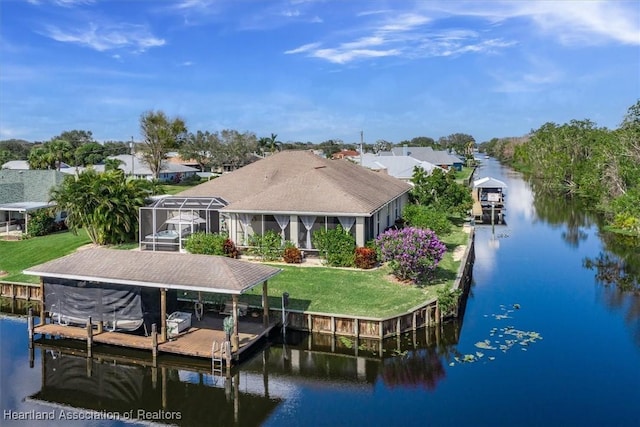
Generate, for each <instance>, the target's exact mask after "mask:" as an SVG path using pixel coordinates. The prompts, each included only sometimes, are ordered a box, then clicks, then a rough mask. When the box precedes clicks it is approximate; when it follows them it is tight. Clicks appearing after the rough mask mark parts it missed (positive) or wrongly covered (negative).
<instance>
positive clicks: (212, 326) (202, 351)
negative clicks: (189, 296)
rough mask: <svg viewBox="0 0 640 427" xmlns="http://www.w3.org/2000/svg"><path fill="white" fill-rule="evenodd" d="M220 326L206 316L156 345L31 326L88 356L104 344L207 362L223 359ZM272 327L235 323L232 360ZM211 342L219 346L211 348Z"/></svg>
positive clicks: (138, 338)
mask: <svg viewBox="0 0 640 427" xmlns="http://www.w3.org/2000/svg"><path fill="white" fill-rule="evenodd" d="M222 322H223V318H222V317H221V316H216V315H207V316H205V317H204V318H203V319H202V320H201V321H197V320H196V321H195V322H194V324H193V326H192V327H191V328H189V329H187V330H186V331H183V332H181V333H180V334H178V335H177V336H175V337H171V338H169V339H168V340H167V341H165V342H161V343H158V339H157V338H158V337H157V335H156V336H155V337H154V335H153V333H152V334H151V335H149V336H144V335H135V334H131V333H124V332H111V331H106V330H104V329H103V330H102V331H100V330H97V329H95V328H94V327H92V328H88V327H80V326H70V325H60V324H56V323H47V324H43V325H38V326H34V327H33V334H34V335H36V334H38V335H41V336H42V337H47V336H48V337H55V338H64V339H72V340H81V341H85V342H86V343H87V351H89V352H91V348H92V347H93V346H95V345H96V344H104V345H110V346H118V347H126V348H131V349H137V350H146V351H151V352H152V354H153V355H154V356H155V355H157V354H162V353H164V354H174V355H181V356H189V357H198V358H205V359H209V360H211V359H212V358H214V357H215V358H220V359H225V355H224V354H223V351H222V348H223V345H222V344H223V343H224V342H225V340H226V335H225V332H224V330H223V329H222ZM276 326H277V324H276V323H275V322H273V323H271V324H270V325H268V326H267V327H264V326H263V324H262V319H260V321H252V320H247V321H241V322H239V329H240V331H239V334H238V335H239V348H238V351H237V352H236V353H235V354H234V356H235V358H236V359H238V360H239V359H240V357H241V356H242V354H243V353H244V352H245V351H246V350H248V349H249V348H251V347H252V346H253V345H254V344H256V343H257V342H258V341H260V340H261V339H262V338H263V337H265V336H267V335H269V333H270V332H271V330H272V329H273V328H274V327H276ZM214 342H215V343H218V344H219V345H218V346H214V344H213V343H214Z"/></svg>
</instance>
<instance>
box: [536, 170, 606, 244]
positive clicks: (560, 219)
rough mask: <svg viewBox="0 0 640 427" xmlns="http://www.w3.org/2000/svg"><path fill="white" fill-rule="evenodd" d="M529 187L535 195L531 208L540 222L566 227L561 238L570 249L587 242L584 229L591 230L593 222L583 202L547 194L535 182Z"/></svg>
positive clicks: (586, 234)
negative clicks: (532, 207)
mask: <svg viewBox="0 0 640 427" xmlns="http://www.w3.org/2000/svg"><path fill="white" fill-rule="evenodd" d="M531 187H532V190H533V192H534V195H535V197H534V201H533V206H534V208H535V210H536V214H537V217H538V218H539V219H540V220H542V221H545V222H547V223H548V224H550V225H553V226H556V227H566V229H565V230H564V231H563V232H562V234H561V236H562V239H563V240H564V241H565V242H566V243H567V244H568V245H569V246H570V247H573V248H577V247H578V246H579V245H580V243H581V242H583V241H585V240H587V237H588V235H589V234H588V233H587V232H586V229H588V228H591V227H592V226H593V225H594V224H595V221H594V219H593V215H592V214H591V213H589V212H588V211H587V206H586V205H585V203H584V202H582V201H581V200H579V199H576V198H568V197H561V196H557V195H552V194H549V193H548V192H546V191H545V190H544V189H543V187H542V186H540V185H539V184H537V183H536V182H535V181H532V183H531Z"/></svg>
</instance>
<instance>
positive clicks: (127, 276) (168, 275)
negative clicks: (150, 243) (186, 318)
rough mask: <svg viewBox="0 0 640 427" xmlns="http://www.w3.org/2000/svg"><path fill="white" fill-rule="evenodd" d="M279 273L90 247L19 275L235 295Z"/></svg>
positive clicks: (218, 260) (222, 261)
mask: <svg viewBox="0 0 640 427" xmlns="http://www.w3.org/2000/svg"><path fill="white" fill-rule="evenodd" d="M281 271H282V270H281V269H280V268H275V267H271V266H268V265H264V264H259V263H252V262H247V261H240V260H237V259H232V258H228V257H220V256H213V255H194V254H180V255H176V254H175V253H163V252H151V251H123V250H118V249H105V248H95V249H86V250H83V251H78V252H75V253H73V254H71V255H67V256H64V257H62V258H58V259H55V260H53V261H49V262H46V263H44V264H40V265H36V266H34V267H31V268H29V269H27V270H24V274H28V275H32V276H42V277H56V278H61V279H70V280H86V281H95V282H103V283H116V284H121V285H131V286H144V287H151V288H169V289H182V290H195V291H203V292H219V293H225V294H241V293H243V292H246V291H248V290H249V289H251V288H253V287H254V286H256V285H258V284H261V283H262V282H264V281H265V280H268V279H270V278H271V277H273V276H275V275H277V274H279V273H280V272H281Z"/></svg>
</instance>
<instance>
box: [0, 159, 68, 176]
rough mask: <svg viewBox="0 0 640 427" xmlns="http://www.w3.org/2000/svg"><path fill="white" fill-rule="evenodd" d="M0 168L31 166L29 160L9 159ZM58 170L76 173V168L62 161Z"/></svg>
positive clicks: (25, 168) (22, 168)
mask: <svg viewBox="0 0 640 427" xmlns="http://www.w3.org/2000/svg"><path fill="white" fill-rule="evenodd" d="M0 169H9V170H30V169H31V167H30V166H29V162H28V161H27V160H11V161H8V162H7V163H4V164H3V165H2V167H1V168H0ZM60 172H62V173H65V174H71V175H73V174H75V173H76V168H75V167H73V166H69V165H68V164H66V163H64V162H62V163H61V164H60Z"/></svg>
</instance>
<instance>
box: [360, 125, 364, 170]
mask: <svg viewBox="0 0 640 427" xmlns="http://www.w3.org/2000/svg"><path fill="white" fill-rule="evenodd" d="M363 145H364V131H363V130H361V131H360V166H362V146H363Z"/></svg>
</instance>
